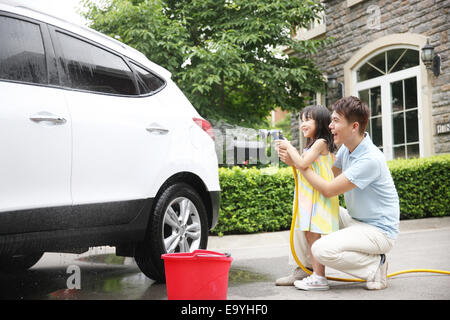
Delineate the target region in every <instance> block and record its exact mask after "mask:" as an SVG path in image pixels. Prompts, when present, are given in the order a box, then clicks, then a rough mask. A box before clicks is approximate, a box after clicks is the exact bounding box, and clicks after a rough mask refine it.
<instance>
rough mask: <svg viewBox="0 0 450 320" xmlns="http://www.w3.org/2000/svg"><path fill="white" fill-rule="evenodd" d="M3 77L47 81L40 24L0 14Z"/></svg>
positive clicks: (0, 53) (17, 79)
mask: <svg viewBox="0 0 450 320" xmlns="http://www.w3.org/2000/svg"><path fill="white" fill-rule="evenodd" d="M0 30H1V32H0V79H7V80H16V81H23V82H30V83H39V84H46V83H48V77H47V65H46V61H45V51H44V44H43V42H42V35H41V29H40V27H39V25H37V24H34V23H31V22H27V21H23V20H19V19H15V18H10V17H5V16H0Z"/></svg>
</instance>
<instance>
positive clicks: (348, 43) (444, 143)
mask: <svg viewBox="0 0 450 320" xmlns="http://www.w3.org/2000/svg"><path fill="white" fill-rule="evenodd" d="M324 4H325V8H326V10H325V17H326V18H325V23H326V31H325V33H324V34H322V35H320V37H333V38H334V39H335V40H334V43H332V44H331V45H329V46H328V47H326V48H323V49H322V50H321V51H320V52H319V53H318V54H317V55H316V56H315V57H314V58H315V61H316V63H317V65H318V66H319V68H320V69H321V70H322V71H323V73H324V74H328V75H329V74H332V73H335V74H336V75H337V76H338V81H339V82H342V83H343V84H344V88H345V89H344V95H349V94H351V93H350V92H349V90H347V89H348V87H349V86H350V84H349V83H348V80H349V78H348V77H347V78H346V77H345V76H344V71H345V70H344V69H345V65H346V63H347V62H348V61H349V60H350V59H352V57H353V56H354V55H355V54H356V53H357V52H358V51H359V50H360V49H361V48H363V47H364V46H366V45H368V44H369V43H372V42H374V41H375V40H377V39H379V38H383V37H385V36H387V35H392V34H400V35H402V34H405V35H408V34H410V35H411V36H414V35H420V36H422V38H423V39H425V37H426V38H427V39H429V41H430V44H431V45H432V46H434V52H435V54H439V55H440V56H441V74H440V75H439V76H438V77H435V76H434V75H433V74H432V72H431V71H428V70H426V69H425V67H423V70H424V71H423V73H425V72H427V73H428V74H427V75H426V77H423V78H427V79H428V87H427V86H423V87H422V90H424V91H431V97H429V92H423V93H422V94H423V96H424V97H429V98H427V99H422V110H428V112H429V121H428V122H427V123H426V125H425V126H423V129H422V130H428V131H430V132H431V131H432V134H429V136H430V138H429V139H428V140H426V141H424V143H429V144H432V146H430V147H427V150H429V151H427V152H426V154H425V156H428V155H431V154H438V153H448V152H450V132H449V133H444V134H437V132H436V126H437V124H441V123H449V122H450V43H449V41H448V38H449V33H450V12H449V11H450V0H441V1H438V0H420V1H419V0H405V1H387V0H378V1H377V0H364V1H350V0H347V1H342V0H341V1H325V2H324ZM420 49H421V48H419V47H418V48H417V50H420ZM420 64H421V65H423V62H422V61H420ZM427 88H430V89H431V90H427ZM336 99H337V98H336V97H333V96H330V94H329V95H328V99H327V105H328V106H330V105H331V103H332V102H334V101H335V100H336ZM423 100H426V101H423ZM330 102H331V103H330ZM322 104H324V103H322ZM292 128H293V140H294V141H293V144H294V145H295V146H296V147H299V146H300V144H299V130H298V115H295V114H294V115H293V116H292Z"/></svg>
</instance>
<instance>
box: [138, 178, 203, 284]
mask: <svg viewBox="0 0 450 320" xmlns="http://www.w3.org/2000/svg"><path fill="white" fill-rule="evenodd" d="M207 243H208V218H207V214H206V208H205V205H204V204H203V201H202V199H201V197H200V196H199V195H198V193H197V192H196V191H195V189H194V188H193V187H191V186H190V185H188V184H186V183H176V184H174V185H171V186H169V187H168V188H166V189H165V190H164V192H163V193H162V194H161V196H160V197H159V198H158V199H157V200H156V205H155V206H154V210H153V212H152V213H151V215H150V219H149V225H148V227H147V233H146V236H145V239H144V241H142V242H140V243H139V244H138V245H137V246H136V251H135V260H136V263H137V265H138V266H139V268H140V269H141V271H142V272H143V273H144V274H145V275H146V276H147V277H149V278H151V279H153V280H156V281H157V282H161V283H162V282H165V272H164V261H163V260H162V259H161V255H162V254H165V253H175V252H192V251H194V250H196V249H206V246H207Z"/></svg>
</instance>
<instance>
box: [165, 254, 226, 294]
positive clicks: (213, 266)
mask: <svg viewBox="0 0 450 320" xmlns="http://www.w3.org/2000/svg"><path fill="white" fill-rule="evenodd" d="M161 258H162V259H164V267H165V272H166V287H167V297H168V299H169V300H226V299H227V289H228V272H229V270H230V266H231V261H233V258H231V257H230V255H229V254H224V253H219V252H214V251H208V250H195V251H194V252H182V253H168V254H163V255H162V256H161Z"/></svg>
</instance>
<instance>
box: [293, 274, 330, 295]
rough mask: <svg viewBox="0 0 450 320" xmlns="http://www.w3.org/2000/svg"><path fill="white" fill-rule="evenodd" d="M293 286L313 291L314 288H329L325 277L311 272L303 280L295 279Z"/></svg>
mask: <svg viewBox="0 0 450 320" xmlns="http://www.w3.org/2000/svg"><path fill="white" fill-rule="evenodd" d="M294 286H295V287H296V288H297V289H301V290H307V291H314V290H317V291H318V290H329V289H330V286H329V285H328V280H327V278H325V277H321V276H318V275H316V274H315V273H313V274H312V275H310V276H309V277H307V278H305V279H303V280H297V281H295V282H294Z"/></svg>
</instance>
